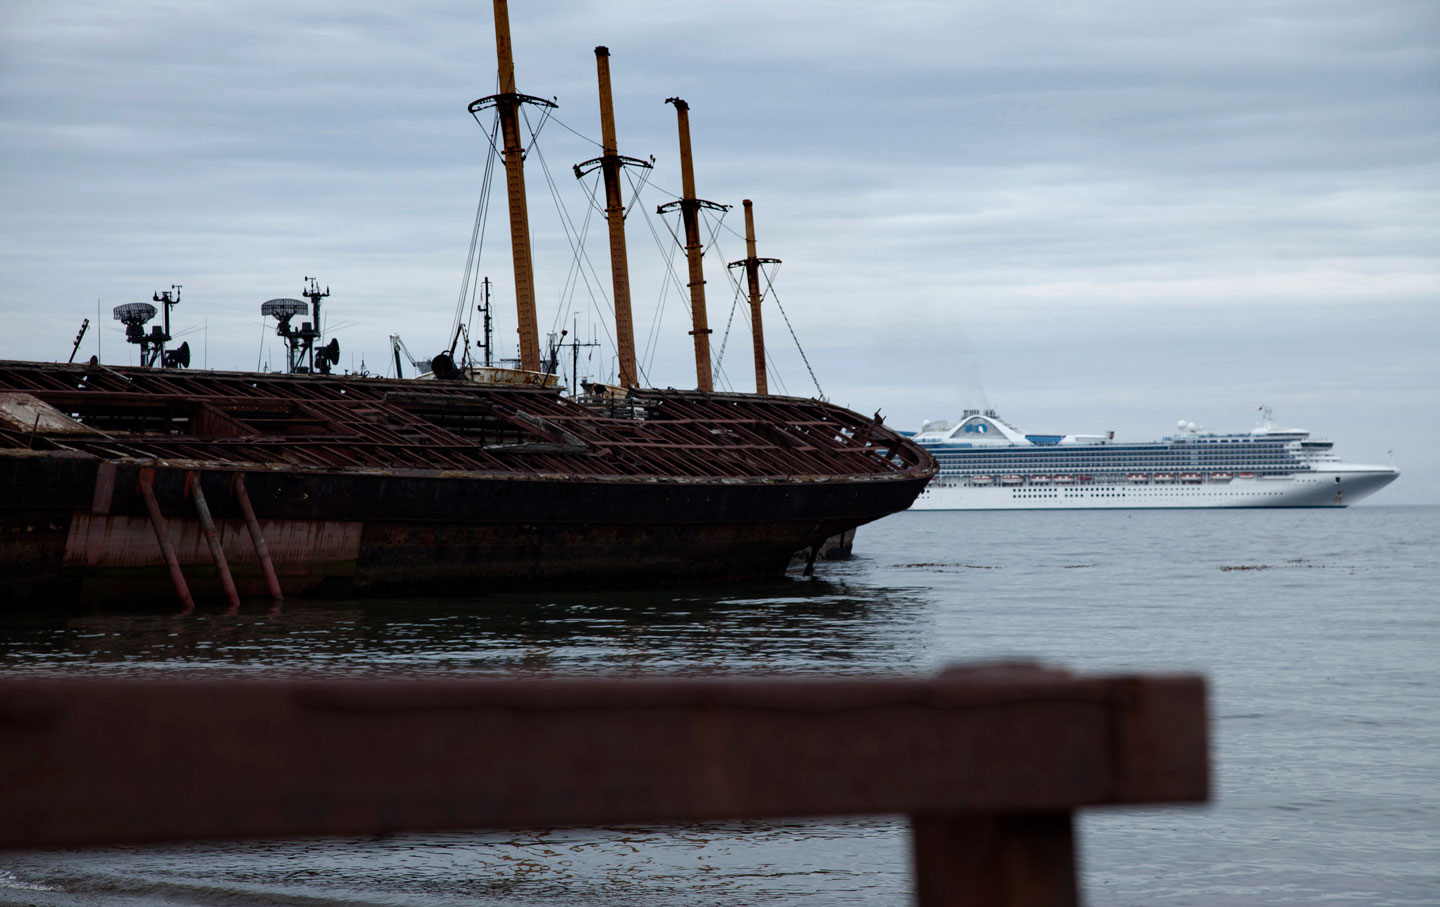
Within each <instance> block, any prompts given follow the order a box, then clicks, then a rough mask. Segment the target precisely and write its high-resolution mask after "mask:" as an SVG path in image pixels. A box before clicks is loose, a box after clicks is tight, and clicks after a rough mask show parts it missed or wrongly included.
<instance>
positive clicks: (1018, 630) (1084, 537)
mask: <svg viewBox="0 0 1440 907" xmlns="http://www.w3.org/2000/svg"><path fill="white" fill-rule="evenodd" d="M855 550H856V557H855V558H854V559H852V560H850V561H847V562H840V563H831V564H822V565H820V566H819V575H818V576H817V578H816V579H814V580H808V581H807V580H803V579H800V578H799V577H795V578H792V579H789V580H786V581H781V582H775V583H768V584H762V585H749V586H731V587H723V588H685V589H669V590H659V591H643V592H634V593H613V592H611V593H604V594H599V593H594V594H592V593H577V594H566V595H545V596H539V597H537V596H516V595H482V594H477V595H476V596H475V597H474V598H471V599H466V600H444V601H431V600H402V599H392V600H384V601H363V602H338V603H335V602H330V603H313V604H312V603H300V602H290V603H287V605H286V608H285V611H284V613H283V614H281V615H278V616H269V615H267V614H266V613H265V611H264V608H263V607H257V608H256V609H255V610H254V611H253V612H250V613H244V614H241V615H238V616H229V617H227V616H224V615H222V614H221V613H220V609H219V608H218V607H216V608H213V609H212V610H210V611H208V612H206V611H205V609H204V608H203V607H202V609H201V610H200V612H199V613H196V614H194V615H192V616H189V617H183V618H181V617H174V616H172V611H173V609H170V608H169V607H168V603H165V604H164V605H162V606H157V608H156V609H155V610H154V611H152V612H149V613H137V612H125V613H118V614H117V613H101V612H89V613H83V614H77V615H66V616H57V615H49V614H30V615H24V616H16V615H10V614H6V615H0V670H4V671H7V672H10V673H12V674H15V673H32V674H56V675H59V674H63V675H67V676H73V675H92V676H115V677H121V676H123V677H155V676H166V677H175V676H182V675H183V676H191V677H215V676H221V675H234V676H261V675H264V676H270V675H277V674H291V675H293V674H303V675H309V676H317V675H324V676H367V677H373V676H396V677H414V676H417V675H438V674H451V673H457V672H465V673H471V674H482V675H500V676H515V675H533V676H539V675H549V674H560V673H563V674H593V675H616V674H623V675H633V674H640V673H645V674H669V675H674V674H702V673H709V672H735V671H765V672H785V673H794V674H801V673H804V674H840V673H845V674H849V673H915V672H929V671H934V670H936V669H938V668H940V667H942V666H944V665H948V664H952V663H956V662H965V661H972V660H976V659H995V658H1014V657H1023V658H1030V659H1041V660H1044V661H1046V662H1050V663H1053V664H1056V665H1061V666H1066V667H1070V668H1073V669H1076V670H1080V671H1086V672H1098V671H1117V670H1124V671H1129V670H1146V671H1175V670H1187V671H1188V670H1194V671H1200V672H1203V673H1204V674H1206V675H1207V676H1208V677H1209V678H1210V682H1211V695H1212V708H1213V715H1214V727H1213V737H1214V760H1215V780H1216V797H1215V801H1214V802H1213V803H1212V804H1211V805H1209V806H1205V807H1190V808H1167V809H1145V810H1123V811H1106V812H1098V811H1096V812H1089V813H1086V814H1084V817H1083V819H1082V821H1081V823H1080V826H1079V828H1080V836H1081V838H1080V848H1081V859H1082V864H1083V875H1084V878H1083V882H1084V886H1085V891H1086V896H1087V898H1088V900H1089V902H1090V903H1094V904H1136V905H1138V904H1154V903H1170V904H1257V903H1260V904H1278V903H1311V902H1315V901H1326V902H1329V903H1336V904H1436V903H1440V591H1437V590H1440V508H1434V507H1385V506H1361V507H1358V508H1351V509H1347V510H1340V511H1328V510H1327V511H1316V510H1240V511H1218V510H1217V511H1188V512H1186V511H1132V512H1125V511H1108V512H1107V511H1094V512H1057V513H904V514H899V515H897V516H893V517H890V518H889V519H886V520H884V521H882V522H880V523H877V524H874V525H872V526H867V527H863V528H862V529H861V530H860V533H859V535H858V537H857V539H856V544H855ZM97 767H98V764H97ZM0 783H6V781H5V779H0ZM907 843H908V842H907V836H906V831H905V827H904V824H903V823H902V822H900V821H896V820H889V819H865V820H851V821H837V822H763V823H761V822H756V823H727V824H705V825H695V826H683V827H626V828H615V829H597V830H585V831H575V830H564V831H544V830H535V831H527V832H523V833H519V832H506V833H503V834H415V835H405V836H399V837H391V838H384V839H345V840H339V839H324V840H304V841H267V842H258V843H255V842H247V843H226V844H204V845H192V846H181V847H112V848H103V849H87V850H79V851H63V852H47V853H0V904H36V905H49V904H55V905H77V904H123V905H161V904H165V905H171V904H196V905H251V904H294V905H325V904H338V903H358V904H375V905H414V907H440V905H459V904H475V905H491V904H497V905H498V904H506V905H512V904H513V905H540V904H544V905H552V904H560V903H564V904H582V905H670V904H697V905H699V904H706V905H739V904H757V903H767V904H787V905H788V904H793V905H801V904H804V905H824V904H881V905H887V904H893V905H901V904H906V903H908V902H909V884H910V883H909V868H908V865H907Z"/></svg>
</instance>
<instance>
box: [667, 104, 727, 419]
mask: <svg viewBox="0 0 1440 907" xmlns="http://www.w3.org/2000/svg"><path fill="white" fill-rule="evenodd" d="M665 103H667V104H674V105H675V116H676V119H677V120H678V121H679V128H680V191H681V197H680V199H679V200H678V201H673V202H666V203H665V204H663V205H661V206H660V207H658V208H656V209H655V210H656V211H657V212H658V213H660V214H664V213H665V212H667V211H673V210H674V209H676V208H679V209H680V218H681V220H682V221H683V223H684V225H685V260H686V262H688V263H689V266H690V317H691V320H692V322H693V323H694V328H693V329H692V330H691V331H690V333H691V334H692V335H693V336H694V337H695V377H696V380H697V382H698V383H697V387H699V388H700V390H702V391H705V392H706V393H709V392H711V391H713V390H714V389H715V382H714V381H713V380H712V378H711V376H710V333H711V332H710V324H709V321H708V320H707V319H706V316H705V272H704V268H703V267H702V265H701V261H700V259H701V253H702V252H703V251H704V248H703V246H702V245H701V243H700V209H701V208H710V209H712V210H715V211H729V210H730V206H729V205H722V204H719V203H717V202H707V201H705V200H704V199H701V198H696V197H695V166H694V164H693V163H692V161H691V158H690V105H689V104H687V103H685V101H684V100H682V99H681V98H666V99H665Z"/></svg>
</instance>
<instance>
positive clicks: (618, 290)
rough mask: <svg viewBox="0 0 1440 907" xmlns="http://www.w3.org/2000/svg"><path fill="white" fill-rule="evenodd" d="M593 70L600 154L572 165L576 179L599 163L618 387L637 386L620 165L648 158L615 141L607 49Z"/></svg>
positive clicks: (640, 163) (599, 50) (601, 50)
mask: <svg viewBox="0 0 1440 907" xmlns="http://www.w3.org/2000/svg"><path fill="white" fill-rule="evenodd" d="M595 69H596V72H597V74H598V76H599V80H600V137H601V142H602V143H603V146H604V147H603V153H602V154H601V156H600V157H598V158H593V159H591V160H588V161H585V162H584V163H580V164H576V165H575V177H576V179H579V178H580V177H582V176H584V175H585V174H587V173H589V172H590V171H592V170H594V169H595V167H596V166H597V165H598V166H599V167H600V175H601V179H602V181H603V182H604V183H605V219H606V221H608V222H609V225H610V280H611V284H612V286H613V288H614V294H615V346H616V353H617V355H618V356H619V359H620V386H621V387H627V388H629V387H638V386H639V384H640V382H639V379H638V372H637V370H636V368H635V328H634V325H633V319H632V318H631V314H630V270H629V265H628V264H627V262H626V257H625V200H624V199H623V198H622V197H621V195H620V168H621V167H624V166H627V165H629V166H636V167H645V168H649V167H650V166H651V164H650V162H649V161H642V160H640V159H638V158H633V157H624V156H623V155H621V154H620V153H619V146H618V145H617V144H616V141H615V107H614V104H613V103H612V102H611V100H610V49H609V48H607V47H605V46H603V45H602V46H600V47H597V48H595Z"/></svg>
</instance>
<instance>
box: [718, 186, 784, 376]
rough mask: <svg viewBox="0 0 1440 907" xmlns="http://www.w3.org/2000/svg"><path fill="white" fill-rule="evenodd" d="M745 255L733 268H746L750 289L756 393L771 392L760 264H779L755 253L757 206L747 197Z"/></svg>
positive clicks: (733, 264)
mask: <svg viewBox="0 0 1440 907" xmlns="http://www.w3.org/2000/svg"><path fill="white" fill-rule="evenodd" d="M742 204H744V206H745V257H744V258H742V259H740V260H739V261H732V262H730V264H729V267H731V268H742V267H743V268H744V269H745V278H746V283H747V285H748V286H747V288H748V289H749V290H750V330H751V332H752V334H753V336H754V344H755V393H757V394H768V393H770V386H769V383H768V382H767V381H766V378H765V328H764V327H763V325H762V324H761V320H760V300H761V293H760V266H761V265H778V264H780V259H778V258H758V257H756V255H755V206H754V205H753V204H752V203H751V202H750V199H748V198H747V199H745V200H744V201H743V202H742Z"/></svg>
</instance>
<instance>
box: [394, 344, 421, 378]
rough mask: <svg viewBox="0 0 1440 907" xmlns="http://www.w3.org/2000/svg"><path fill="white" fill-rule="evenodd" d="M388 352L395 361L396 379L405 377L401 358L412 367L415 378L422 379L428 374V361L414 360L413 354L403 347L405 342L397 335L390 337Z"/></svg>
mask: <svg viewBox="0 0 1440 907" xmlns="http://www.w3.org/2000/svg"><path fill="white" fill-rule="evenodd" d="M390 352H391V354H392V356H393V358H394V359H395V377H396V378H404V377H405V370H404V368H403V366H402V364H401V361H400V360H401V357H402V356H403V357H404V358H405V360H406V361H407V362H409V363H410V365H411V366H412V367H414V369H415V373H416V374H415V377H417V378H423V377H425V376H426V375H428V374H430V360H429V359H416V358H415V356H414V354H413V353H411V352H410V348H409V347H407V346H406V345H405V341H403V340H401V339H400V335H399V334H391V335H390Z"/></svg>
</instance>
